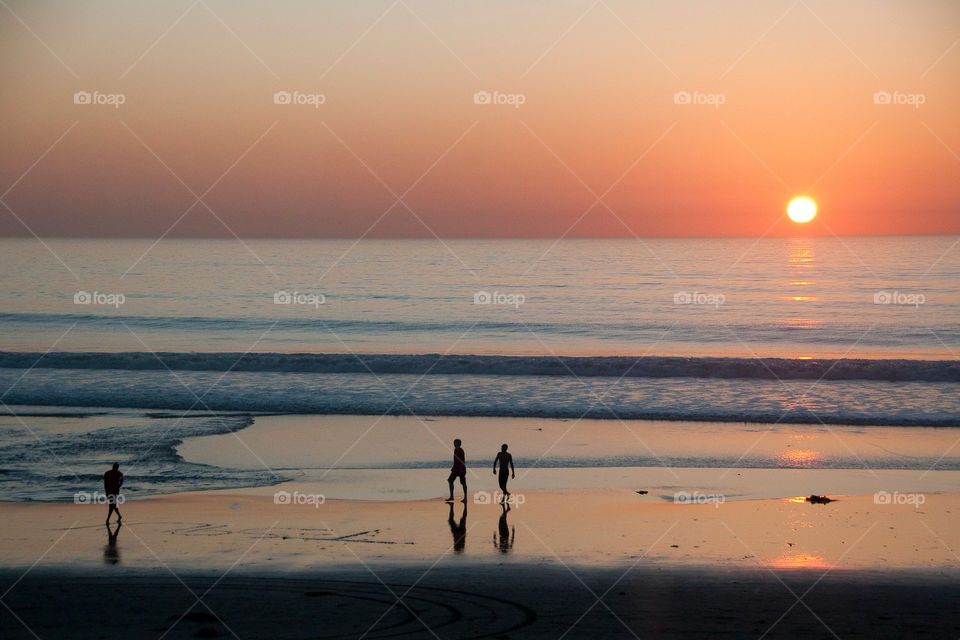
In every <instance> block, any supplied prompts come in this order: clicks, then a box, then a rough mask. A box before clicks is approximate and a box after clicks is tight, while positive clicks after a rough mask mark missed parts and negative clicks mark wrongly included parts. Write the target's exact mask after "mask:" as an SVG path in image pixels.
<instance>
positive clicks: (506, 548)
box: [493, 504, 517, 553]
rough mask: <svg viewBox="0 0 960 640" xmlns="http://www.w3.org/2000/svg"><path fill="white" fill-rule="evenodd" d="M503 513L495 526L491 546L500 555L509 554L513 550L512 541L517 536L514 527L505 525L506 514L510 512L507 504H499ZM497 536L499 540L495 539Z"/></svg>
mask: <svg viewBox="0 0 960 640" xmlns="http://www.w3.org/2000/svg"><path fill="white" fill-rule="evenodd" d="M500 506H501V507H502V508H503V513H501V514H500V522H499V523H498V525H497V529H498V531H497V533H494V534H493V546H495V547H496V548H498V549H499V550H500V553H509V552H510V550H511V549H513V541H514V539H515V538H516V535H517V529H516V527H511V526H510V525H509V524H507V513H508V512H509V511H510V505H509V504H501V505H500ZM498 535H499V540H498V539H497V538H498Z"/></svg>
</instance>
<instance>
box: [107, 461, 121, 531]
mask: <svg viewBox="0 0 960 640" xmlns="http://www.w3.org/2000/svg"><path fill="white" fill-rule="evenodd" d="M122 486H123V474H122V473H120V464H119V463H117V462H114V463H113V468H112V469H110V470H109V471H107V472H106V473H104V474H103V492H104V493H105V494H107V504H108V505H110V506H109V508H108V509H107V524H110V516H111V515H113V512H114V511H116V512H117V522H120V521H121V520H122V519H123V516H121V515H120V509H118V508H117V500H118V499H119V497H120V487H122Z"/></svg>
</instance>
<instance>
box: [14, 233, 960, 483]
mask: <svg viewBox="0 0 960 640" xmlns="http://www.w3.org/2000/svg"><path fill="white" fill-rule="evenodd" d="M958 242H960V238H957V237H947V236H931V237H869V238H868V237H857V238H842V239H838V238H767V239H657V240H561V241H558V242H555V241H547V240H530V241H528V240H482V241H480V240H477V241H473V240H471V241H467V240H445V241H442V242H441V241H439V240H392V241H386V240H361V241H359V242H355V241H352V240H350V241H348V240H336V241H333V240H331V241H264V240H257V241H247V242H241V241H238V240H214V241H210V240H163V241H160V242H159V243H156V244H154V243H153V242H151V241H145V240H47V241H45V244H41V243H40V242H38V241H36V240H32V239H7V240H0V249H2V251H0V263H2V265H3V268H2V271H0V400H2V402H3V404H4V405H7V408H4V407H0V408H3V409H4V410H5V412H6V413H7V414H8V415H7V417H5V418H3V419H2V420H0V477H2V476H3V474H9V473H13V472H14V471H13V470H14V469H22V465H23V464H26V463H27V462H28V459H30V460H32V459H33V458H32V457H31V456H34V455H40V454H42V453H43V451H42V450H41V449H37V450H36V451H34V450H33V449H32V448H31V447H32V445H31V444H30V442H32V441H34V440H36V438H34V437H32V436H31V437H29V438H27V439H26V440H24V437H26V436H25V433H26V432H25V427H24V424H23V423H21V422H20V421H19V420H18V419H17V418H16V417H15V416H13V415H12V414H14V413H17V414H19V413H23V415H24V416H25V417H23V418H22V420H23V421H24V422H25V423H26V425H28V426H30V427H32V426H33V422H35V421H38V420H39V421H43V420H52V421H54V422H56V421H57V420H58V419H60V418H58V416H59V414H60V413H61V412H62V411H63V410H62V408H64V407H73V408H83V407H87V408H96V407H105V408H113V409H112V410H111V411H106V412H104V413H103V414H102V415H103V416H105V417H103V418H98V420H100V422H98V423H97V424H98V427H97V429H95V430H94V431H90V430H89V428H86V427H85V428H83V429H79V430H77V431H76V433H74V432H73V431H71V430H70V429H66V430H65V431H64V428H62V426H61V427H56V426H51V425H48V428H49V429H50V433H51V434H53V433H55V434H57V435H56V436H55V437H56V443H54V444H51V443H50V442H47V443H46V444H48V445H49V446H51V447H52V449H53V450H54V451H55V452H57V455H59V456H73V457H76V455H78V454H76V453H75V452H76V451H88V450H89V452H90V453H91V455H93V452H94V451H97V454H96V461H95V462H91V460H88V459H87V458H83V456H82V455H81V458H83V460H82V461H78V462H77V464H87V463H89V464H92V465H94V466H96V465H99V463H100V457H101V455H102V456H104V457H103V462H106V461H107V460H108V459H110V458H112V457H114V456H118V457H123V452H124V451H126V449H124V447H128V448H130V447H132V448H134V449H135V448H137V447H139V446H140V445H139V444H138V443H140V442H141V440H140V439H136V438H135V439H130V438H127V440H129V442H127V440H124V438H125V437H126V436H123V434H129V435H130V437H131V438H132V437H133V435H132V434H134V433H135V431H132V430H131V428H130V427H129V426H128V427H122V426H120V424H119V423H118V424H117V426H116V427H115V428H113V427H111V426H110V425H111V424H113V423H111V422H110V420H112V418H110V416H113V415H124V416H126V417H124V420H128V421H129V420H133V421H134V422H138V421H145V422H144V424H150V425H153V424H158V423H157V420H158V418H156V416H155V414H150V413H146V414H141V413H131V414H129V416H127V414H122V413H121V414H116V411H115V410H116V409H118V408H131V409H134V408H136V409H141V410H147V411H153V412H160V414H162V415H164V416H166V415H167V413H164V412H170V415H181V414H182V412H183V411H186V410H188V409H189V410H193V411H201V412H210V411H213V412H253V413H256V412H271V413H324V414H357V415H381V414H397V415H403V414H411V413H414V414H417V415H423V416H429V415H435V416H436V415H451V416H501V417H509V416H528V417H539V418H565V419H577V418H580V417H589V418H608V419H617V418H619V419H665V420H681V421H698V422H706V421H709V422H728V423H729V422H759V423H770V424H777V423H783V424H786V423H794V424H795V423H807V424H814V425H816V424H821V423H822V424H828V425H829V424H840V425H843V424H850V425H861V426H865V427H869V426H872V425H873V426H880V425H903V426H937V427H957V426H960V360H958V354H960V246H958ZM10 407H12V409H11V408H10ZM44 407H49V408H50V409H49V410H46V411H45V410H44ZM25 408H28V409H25ZM176 412H181V413H180V414H177V413H176ZM67 413H69V412H67ZM93 413H94V414H97V415H100V414H99V412H98V411H96V410H94V411H93ZM43 414H48V415H47V416H46V417H43ZM160 414H157V415H160ZM81 415H86V414H83V413H82V412H81ZM191 415H193V414H191ZM30 416H33V417H30ZM78 419H80V420H83V418H78ZM70 420H73V418H71V419H70ZM104 420H105V421H106V422H103V421H104ZM160 421H161V422H164V421H166V418H163V419H160ZM249 422H250V418H248V417H244V416H234V417H232V418H230V419H229V420H217V419H210V418H208V417H203V416H200V417H195V418H190V419H188V420H182V421H176V424H175V425H174V427H175V428H174V429H173V432H172V435H171V436H170V437H166V436H165V437H164V439H163V443H164V444H163V445H162V447H161V449H163V451H164V452H165V453H164V454H163V455H164V456H167V458H169V460H167V458H164V460H167V462H169V463H170V464H171V465H172V466H171V467H170V469H169V470H168V471H169V473H171V474H172V476H171V479H170V482H171V483H172V484H171V485H170V486H171V487H179V486H181V485H180V484H178V481H177V480H176V478H178V477H179V476H178V475H177V474H178V473H179V472H178V471H176V469H177V468H179V467H177V465H176V464H175V457H176V456H174V455H173V454H172V453H171V451H172V447H173V446H174V444H175V443H176V442H178V441H179V440H180V439H182V438H184V437H188V436H189V435H191V434H200V433H219V432H223V431H224V430H226V431H232V430H237V429H243V428H245V427H246V426H247V425H248V424H249ZM138 424H139V422H138ZM190 425H194V427H190ZM201 427H202V428H201ZM111 429H112V430H111ZM124 429H127V430H126V431H124ZM38 433H40V432H39V431H38ZM90 433H95V434H96V437H97V438H98V440H97V442H88V441H87V439H89V437H91V436H90V435H89V434H90ZM26 435H29V433H26ZM115 436H116V437H120V436H123V437H120V439H119V440H116V441H114V440H115ZM50 437H53V436H50ZM171 438H172V439H171ZM41 441H43V438H42V437H41ZM118 443H119V444H118ZM131 450H132V449H131ZM84 455H85V454H84ZM41 457H42V456H41ZM694 466H695V465H694ZM97 468H99V467H97ZM164 469H166V467H163V465H160V467H158V470H157V478H158V479H157V480H156V481H157V482H158V483H161V484H162V483H163V482H165V481H166V480H165V479H164V478H165V476H164V473H166V472H167V471H164ZM17 473H20V471H18V472H17ZM204 473H206V472H204ZM211 473H212V475H204V476H203V478H205V480H204V482H205V483H206V484H204V486H239V485H243V484H257V483H260V482H262V481H263V480H264V479H263V478H260V477H259V476H257V474H255V473H253V472H243V473H244V474H246V475H248V476H250V477H248V478H247V477H245V478H240V477H239V476H238V475H237V474H240V472H237V473H236V474H235V473H233V472H231V471H230V470H222V477H220V476H218V475H217V473H213V472H211ZM218 473H219V472H218ZM241 475H242V474H241ZM255 476H256V477H255ZM207 481H209V482H207ZM197 488H203V487H199V486H198V487H197Z"/></svg>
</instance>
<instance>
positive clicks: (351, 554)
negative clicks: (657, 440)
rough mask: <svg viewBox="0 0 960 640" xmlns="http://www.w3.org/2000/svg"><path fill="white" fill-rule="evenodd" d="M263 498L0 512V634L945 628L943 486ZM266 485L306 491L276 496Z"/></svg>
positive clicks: (957, 576)
mask: <svg viewBox="0 0 960 640" xmlns="http://www.w3.org/2000/svg"><path fill="white" fill-rule="evenodd" d="M264 491H265V489H263V488H261V489H258V490H248V491H237V490H229V491H216V492H197V493H190V494H177V495H172V496H160V497H152V498H146V499H139V500H130V501H128V502H127V503H125V504H124V505H123V507H122V510H123V513H124V515H125V518H126V522H125V524H124V526H123V527H122V528H121V529H120V530H119V533H118V534H117V536H116V540H115V541H114V544H112V545H111V544H110V543H109V541H108V536H107V530H106V528H105V527H104V525H103V522H102V520H103V516H104V515H105V513H104V512H105V507H102V506H101V505H74V504H63V503H49V504H28V503H0V512H2V519H0V539H2V540H3V545H2V551H0V565H2V566H3V567H4V569H3V570H2V572H0V586H2V590H3V592H6V593H5V594H4V595H3V597H2V598H0V600H2V603H3V604H4V605H5V607H3V608H2V609H0V631H2V635H3V637H11V638H19V637H24V638H32V637H35V636H34V635H32V633H36V637H91V638H92V637H110V636H114V635H117V636H124V637H133V638H139V637H151V638H157V637H160V636H161V635H163V634H167V635H166V636H165V637H169V638H180V637H232V636H233V635H234V634H235V635H236V636H237V637H242V638H247V637H275V638H288V637H289V638H307V637H361V636H363V635H364V633H365V632H367V631H368V630H369V633H368V635H367V636H366V637H371V638H375V637H387V636H395V635H405V634H406V635H407V637H434V635H433V634H434V633H435V634H436V637H442V638H446V637H458V638H459V637H553V638H556V637H560V636H562V635H563V634H564V632H566V631H569V633H568V635H567V636H566V637H587V636H590V637H634V635H636V636H637V637H651V636H652V637H658V636H677V635H686V636H691V635H692V636H702V635H718V636H729V637H744V636H751V635H752V636H757V637H759V636H762V635H763V634H764V633H766V632H767V631H769V634H768V636H767V637H796V635H797V634H803V635H804V636H805V637H834V636H835V635H836V636H838V637H847V636H849V635H854V636H856V635H862V636H864V637H868V636H869V637H905V636H908V635H909V636H912V637H955V636H956V635H957V630H958V629H960V626H958V625H960V613H958V607H957V605H956V603H957V602H958V601H960V598H958V596H960V558H958V557H957V556H956V555H955V551H956V550H957V549H960V533H958V531H957V529H956V527H955V526H954V524H955V520H956V518H955V514H956V513H957V509H958V507H960V494H956V493H943V494H928V495H924V502H923V504H922V505H919V506H917V505H910V504H889V505H878V504H875V502H874V498H873V496H872V495H866V496H855V495H849V496H847V495H840V496H834V497H836V498H837V501H836V502H832V503H830V504H827V505H811V504H809V503H805V502H801V501H794V500H791V499H775V500H740V501H728V502H723V503H713V504H675V503H673V502H666V501H664V500H663V499H662V498H661V497H660V496H657V495H653V494H648V495H645V496H641V495H638V494H635V493H633V492H632V491H620V490H617V491H590V490H577V491H533V492H528V493H525V494H523V500H522V503H521V504H517V505H515V506H514V507H513V508H512V509H511V510H510V511H509V512H508V513H507V515H506V518H505V519H504V518H502V515H503V510H502V508H501V507H500V506H498V505H496V504H482V503H475V502H474V501H473V500H471V501H470V502H469V503H468V504H467V505H466V511H467V516H466V518H465V519H462V518H463V511H464V505H463V504H461V503H456V504H454V505H452V512H453V518H452V523H451V519H450V512H451V506H450V505H448V504H446V503H444V502H442V501H441V500H438V499H434V500H416V501H392V502H388V501H377V502H366V501H348V500H325V501H324V502H323V503H322V504H319V500H316V501H314V504H307V503H305V502H306V501H307V500H308V499H307V498H303V497H300V498H295V497H294V492H299V491H300V488H299V487H298V485H295V484H289V485H281V486H279V487H275V488H271V489H270V495H262V493H263V492H264ZM275 491H285V492H287V493H289V495H290V502H291V503H296V502H297V501H298V500H299V501H302V502H304V503H303V504H276V503H275V502H274V498H273V496H272V493H273V492H275ZM297 495H298V496H303V495H304V494H302V493H297ZM205 592H206V595H204V593H205ZM404 594H406V595H405V596H404ZM804 594H806V595H804ZM401 596H404V597H403V598H402V602H401V603H400V604H397V598H398V597H401ZM197 597H201V601H200V602H197ZM598 598H601V601H600V602H599V603H598ZM798 598H801V601H800V602H799V603H798V601H797V600H798ZM191 607H192V608H191ZM184 614H189V615H188V617H186V618H183V619H180V616H182V615H184ZM583 614H585V616H584V617H583V618H581V615H583ZM781 616H782V617H781ZM197 634H199V635H197ZM951 634H952V635H951Z"/></svg>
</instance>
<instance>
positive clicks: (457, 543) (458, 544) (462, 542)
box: [447, 500, 467, 553]
mask: <svg viewBox="0 0 960 640" xmlns="http://www.w3.org/2000/svg"><path fill="white" fill-rule="evenodd" d="M447 524H449V525H450V533H451V534H453V551H454V553H463V549H464V547H466V546H467V501H466V500H464V501H463V514H462V515H461V516H460V523H459V524H458V523H457V521H456V520H454V519H453V502H451V503H450V514H449V515H448V516H447Z"/></svg>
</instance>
